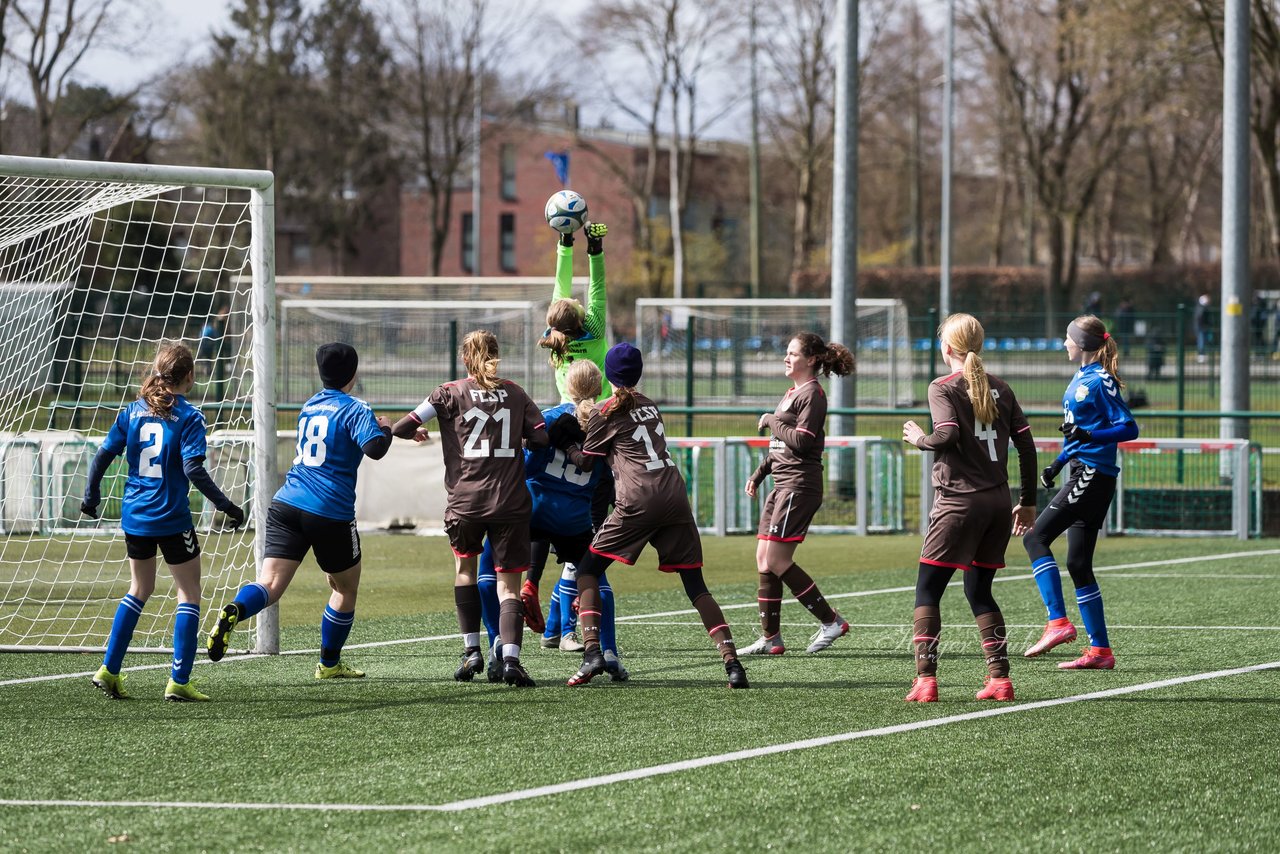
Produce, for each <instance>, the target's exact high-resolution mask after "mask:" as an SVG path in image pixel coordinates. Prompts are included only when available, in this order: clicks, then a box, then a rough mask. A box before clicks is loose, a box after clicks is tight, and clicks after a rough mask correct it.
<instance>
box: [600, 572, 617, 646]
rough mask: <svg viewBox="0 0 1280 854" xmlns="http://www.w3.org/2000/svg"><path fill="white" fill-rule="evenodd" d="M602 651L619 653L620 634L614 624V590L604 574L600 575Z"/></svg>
mask: <svg viewBox="0 0 1280 854" xmlns="http://www.w3.org/2000/svg"><path fill="white" fill-rule="evenodd" d="M600 649H601V650H602V651H604V652H613V653H616V652H617V651H618V633H617V630H616V628H615V627H614V624H613V588H612V587H610V586H609V579H607V578H605V577H604V573H603V572H602V573H600Z"/></svg>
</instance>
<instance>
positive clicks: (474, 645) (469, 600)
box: [453, 584, 480, 651]
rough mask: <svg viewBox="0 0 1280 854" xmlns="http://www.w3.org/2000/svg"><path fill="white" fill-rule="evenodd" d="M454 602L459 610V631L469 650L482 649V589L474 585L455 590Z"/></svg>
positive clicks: (463, 643) (458, 587) (455, 588)
mask: <svg viewBox="0 0 1280 854" xmlns="http://www.w3.org/2000/svg"><path fill="white" fill-rule="evenodd" d="M453 601H454V604H455V605H456V606H457V608H458V629H459V630H460V631H461V632H462V645H463V647H464V648H465V649H466V650H467V651H470V650H472V649H479V648H480V589H479V588H478V587H477V586H476V585H474V584H466V585H462V586H456V587H454V588H453Z"/></svg>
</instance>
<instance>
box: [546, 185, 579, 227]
mask: <svg viewBox="0 0 1280 854" xmlns="http://www.w3.org/2000/svg"><path fill="white" fill-rule="evenodd" d="M546 214H547V225H549V226H551V227H552V228H554V229H555V230H556V231H558V232H560V233H561V234H572V233H573V232H575V231H577V230H578V229H580V228H582V226H583V225H584V224H585V223H586V221H587V200H586V199H584V198H582V196H579V195H578V194H577V193H575V192H574V191H573V190H560V191H559V192H557V193H555V194H553V195H552V196H551V198H549V199H547V208H546Z"/></svg>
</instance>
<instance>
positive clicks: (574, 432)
mask: <svg viewBox="0 0 1280 854" xmlns="http://www.w3.org/2000/svg"><path fill="white" fill-rule="evenodd" d="M547 437H548V438H549V439H550V440H551V444H552V445H554V446H555V447H557V448H559V449H560V450H562V451H564V450H567V449H568V448H570V447H571V446H573V445H577V444H581V443H582V442H583V441H584V440H585V439H586V438H587V434H586V433H584V432H583V431H582V426H581V425H580V424H578V419H577V418H576V417H575V416H574V415H573V413H571V412H566V413H564V414H563V415H561V416H560V417H559V418H557V419H556V420H555V421H552V422H551V423H550V424H548V425H547Z"/></svg>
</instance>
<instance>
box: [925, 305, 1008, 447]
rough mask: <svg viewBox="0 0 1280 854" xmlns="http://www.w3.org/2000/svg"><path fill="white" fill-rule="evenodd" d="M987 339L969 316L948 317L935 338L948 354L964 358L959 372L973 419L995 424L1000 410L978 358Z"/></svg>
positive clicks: (985, 334) (984, 333)
mask: <svg viewBox="0 0 1280 854" xmlns="http://www.w3.org/2000/svg"><path fill="white" fill-rule="evenodd" d="M986 337H987V333H986V330H984V329H983V328H982V324H981V323H979V322H978V318H976V317H974V316H973V315H972V314H964V313H958V314H953V315H950V316H949V317H947V319H946V320H944V321H942V324H941V325H940V326H939V327H938V338H939V339H941V340H942V341H944V342H946V344H947V346H948V347H950V348H951V352H953V353H955V354H956V355H957V356H963V357H964V368H963V369H962V372H963V373H964V379H965V382H966V383H967V384H968V385H969V402H970V403H972V404H973V414H974V416H975V417H976V418H977V419H978V420H979V421H981V422H982V423H983V424H994V423H995V421H996V418H998V417H999V409H998V408H997V407H996V402H995V400H994V399H992V397H991V383H990V381H988V380H987V369H986V366H985V365H983V364H982V357H981V356H979V355H978V353H979V352H980V351H981V350H982V343H983V342H984V341H985V340H986Z"/></svg>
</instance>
